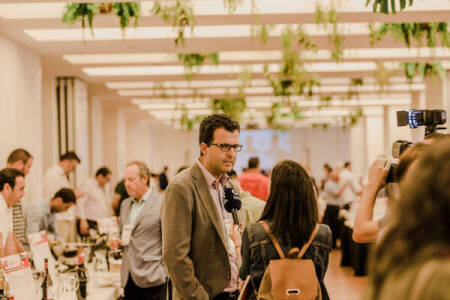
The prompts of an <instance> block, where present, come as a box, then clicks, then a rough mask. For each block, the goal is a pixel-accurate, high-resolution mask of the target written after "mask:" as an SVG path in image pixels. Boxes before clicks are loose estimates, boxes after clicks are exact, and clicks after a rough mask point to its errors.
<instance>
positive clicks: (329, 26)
mask: <svg viewBox="0 0 450 300" xmlns="http://www.w3.org/2000/svg"><path fill="white" fill-rule="evenodd" d="M315 22H316V24H317V25H318V26H322V27H323V28H324V29H325V30H327V31H328V39H329V41H330V43H332V44H333V50H331V58H332V59H333V60H334V61H336V62H341V61H342V59H343V56H344V50H343V42H344V35H343V34H342V33H341V32H340V30H339V27H338V13H337V11H336V9H335V8H334V5H333V3H332V5H331V6H330V8H329V9H328V10H325V9H324V8H323V7H322V6H321V5H320V4H317V6H316V11H315Z"/></svg>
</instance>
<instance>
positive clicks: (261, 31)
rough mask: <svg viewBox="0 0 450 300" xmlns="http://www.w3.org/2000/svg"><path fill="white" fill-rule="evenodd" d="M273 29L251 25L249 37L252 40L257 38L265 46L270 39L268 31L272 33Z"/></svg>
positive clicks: (271, 26)
mask: <svg viewBox="0 0 450 300" xmlns="http://www.w3.org/2000/svg"><path fill="white" fill-rule="evenodd" d="M273 28H274V26H273V25H267V24H253V25H252V27H251V36H252V38H255V37H256V38H258V39H259V40H261V42H263V44H267V42H268V41H269V37H270V31H272V30H273Z"/></svg>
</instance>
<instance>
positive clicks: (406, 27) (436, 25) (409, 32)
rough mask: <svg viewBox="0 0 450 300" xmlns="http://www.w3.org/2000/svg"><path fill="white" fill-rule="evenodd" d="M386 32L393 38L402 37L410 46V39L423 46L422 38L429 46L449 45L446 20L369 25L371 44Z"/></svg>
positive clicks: (449, 39) (381, 37)
mask: <svg viewBox="0 0 450 300" xmlns="http://www.w3.org/2000/svg"><path fill="white" fill-rule="evenodd" d="M387 34H391V35H392V36H393V37H394V38H395V39H403V41H404V42H405V44H406V45H407V46H408V48H409V47H411V43H412V41H413V40H414V41H416V42H417V44H418V45H419V46H423V42H424V39H425V40H426V46H427V47H430V48H434V47H437V46H438V45H439V43H438V40H439V41H440V44H441V46H442V47H450V32H449V30H448V23H447V22H430V23H398V24H397V23H386V24H381V25H380V26H379V27H378V28H374V26H373V25H370V40H371V44H372V46H373V45H374V44H375V43H377V42H379V41H380V40H382V39H383V37H385V36H386V35H387Z"/></svg>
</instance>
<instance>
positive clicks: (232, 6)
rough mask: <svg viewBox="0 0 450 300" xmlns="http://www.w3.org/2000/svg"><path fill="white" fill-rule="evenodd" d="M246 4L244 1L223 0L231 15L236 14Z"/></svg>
mask: <svg viewBox="0 0 450 300" xmlns="http://www.w3.org/2000/svg"><path fill="white" fill-rule="evenodd" d="M243 3H244V0H223V6H225V8H226V9H228V13H229V14H234V13H235V12H236V9H237V8H238V7H239V6H241V5H242V4H243Z"/></svg>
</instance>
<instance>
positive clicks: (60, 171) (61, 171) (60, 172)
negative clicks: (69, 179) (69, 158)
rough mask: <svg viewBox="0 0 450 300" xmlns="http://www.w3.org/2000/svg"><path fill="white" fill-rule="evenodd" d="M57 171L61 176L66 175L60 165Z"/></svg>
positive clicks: (57, 165) (57, 166)
mask: <svg viewBox="0 0 450 300" xmlns="http://www.w3.org/2000/svg"><path fill="white" fill-rule="evenodd" d="M56 170H57V171H58V173H59V174H62V175H66V173H65V172H64V170H63V169H62V168H61V166H60V165H59V164H56Z"/></svg>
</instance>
